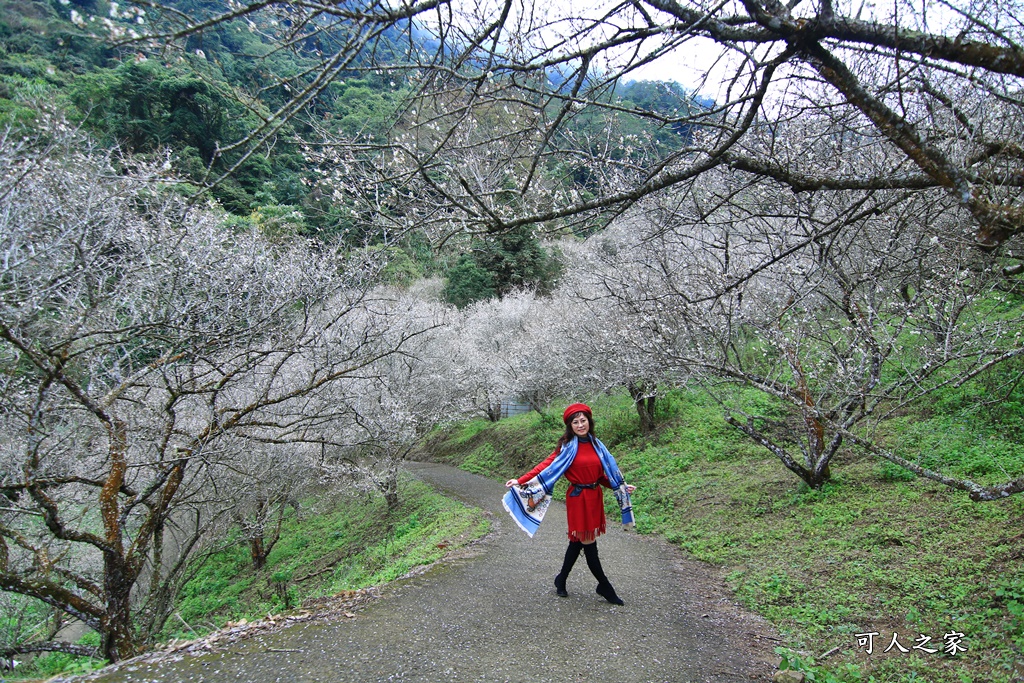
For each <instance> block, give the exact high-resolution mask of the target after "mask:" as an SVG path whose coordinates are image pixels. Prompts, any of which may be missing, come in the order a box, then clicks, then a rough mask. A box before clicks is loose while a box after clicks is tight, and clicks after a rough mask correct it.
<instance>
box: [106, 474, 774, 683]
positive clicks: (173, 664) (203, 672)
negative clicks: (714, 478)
mask: <svg viewBox="0 0 1024 683" xmlns="http://www.w3.org/2000/svg"><path fill="white" fill-rule="evenodd" d="M409 469H410V470H411V471H412V472H413V473H414V474H415V475H416V476H418V477H420V478H421V479H424V480H426V481H428V482H430V483H431V484H433V485H435V486H437V487H438V488H440V489H442V490H443V491H445V492H446V493H448V494H450V495H452V496H453V497H456V498H459V499H462V500H464V501H465V502H467V503H469V504H471V505H475V506H477V507H480V508H483V509H484V510H485V511H486V512H487V514H489V515H491V517H492V522H493V527H494V532H493V533H492V534H490V535H489V536H488V537H487V538H486V539H484V540H483V541H482V542H481V543H479V544H477V545H476V546H474V547H473V549H472V550H471V551H470V552H464V553H462V554H461V556H459V557H456V558H454V559H451V560H449V561H446V562H444V563H441V564H439V565H437V566H435V567H434V568H432V569H431V570H429V571H427V572H425V573H423V574H420V575H419V576H415V577H413V578H410V579H406V580H403V581H399V582H396V584H394V585H392V586H390V587H388V588H387V589H386V590H385V591H384V596H383V597H382V598H380V599H378V600H374V601H372V602H370V603H369V604H368V605H367V606H366V607H365V608H363V609H361V610H359V611H358V612H357V613H356V616H355V618H349V619H345V618H342V619H337V620H334V619H332V620H319V621H311V622H306V623H302V624H297V625H294V626H289V627H284V628H281V629H277V630H273V631H272V632H269V633H263V634H260V635H257V636H254V637H252V638H250V639H247V640H244V641H240V642H237V643H233V644H232V645H231V646H230V648H226V649H222V650H220V651H215V652H211V653H208V654H204V655H201V656H187V657H181V658H178V659H177V661H173V659H172V660H165V661H161V662H157V663H142V662H136V663H132V662H126V663H125V664H124V665H122V666H121V667H120V668H119V670H118V671H115V672H112V673H108V674H106V675H103V676H100V677H96V678H94V677H90V680H100V681H109V682H114V681H122V682H123V681H134V682H136V683H141V682H152V683H156V682H171V681H190V682H195V683H200V682H210V683H214V682H220V681H249V682H252V683H271V682H275V681H288V682H293V681H294V682H295V683H312V682H314V681H316V682H323V683H336V682H338V681H529V682H530V683H542V682H544V681H551V682H554V683H566V682H567V681H608V682H612V683H621V682H625V681H630V682H631V683H632V682H644V681H649V682H654V681H681V682H690V683H697V682H704V681H707V682H710V683H730V682H734V681H766V680H769V679H770V674H771V670H772V669H773V667H772V664H771V663H772V662H773V661H776V657H775V655H774V654H773V652H772V648H773V646H774V645H775V644H776V639H775V636H776V634H775V633H773V632H772V630H771V628H770V627H769V626H768V625H767V624H765V623H764V622H763V621H761V620H760V619H758V618H757V617H754V616H752V615H750V614H747V613H744V612H743V611H742V610H740V609H739V608H737V607H736V606H735V605H734V604H733V603H731V602H730V601H729V599H728V593H727V591H726V590H725V589H724V587H723V585H722V582H721V579H720V577H719V576H718V573H717V570H715V569H714V568H711V567H708V566H707V565H704V564H701V563H698V562H693V561H690V560H686V559H685V558H683V557H682V556H681V554H680V553H679V552H678V551H677V550H675V549H674V548H672V547H671V546H669V545H668V544H667V543H664V542H662V541H660V540H657V539H653V538H649V537H641V536H638V535H636V534H635V533H628V532H625V531H623V530H622V529H621V526H620V525H618V524H611V522H612V520H611V519H609V523H610V524H609V526H610V527H611V528H610V532H609V533H608V534H607V535H605V536H602V537H601V539H600V540H599V541H598V545H599V547H600V554H601V560H602V563H603V564H604V568H605V573H606V574H607V575H608V577H609V579H610V580H611V581H612V583H613V584H614V585H615V588H616V590H617V591H618V593H619V595H620V596H621V597H622V598H623V600H624V601H625V603H626V604H625V606H623V607H618V606H613V605H610V604H608V603H607V602H605V600H604V599H603V598H601V597H600V596H598V595H597V594H595V593H594V587H595V585H596V582H595V581H594V579H593V577H591V576H590V572H589V571H588V570H587V567H586V563H585V562H584V558H583V557H582V555H581V556H580V559H579V561H578V562H577V564H576V568H575V569H574V571H573V573H572V575H571V576H570V577H569V582H568V590H569V597H568V598H559V597H558V596H557V595H555V590H554V586H553V585H552V578H553V577H554V575H555V573H556V572H557V571H558V567H559V566H560V565H561V559H562V555H563V553H564V551H565V545H566V537H565V525H566V523H565V508H564V506H563V505H561V504H554V505H552V506H551V508H550V509H549V511H548V514H547V517H546V518H545V521H544V524H543V525H542V527H541V530H540V531H539V532H538V533H537V535H536V536H535V537H534V538H533V539H530V538H529V537H527V536H526V534H524V533H523V532H522V531H520V530H519V529H518V527H516V525H515V523H514V522H512V520H511V518H509V517H508V515H507V514H506V513H505V511H504V510H503V509H502V507H501V495H502V493H503V491H504V489H503V487H502V485H501V484H500V483H497V482H494V481H491V480H488V479H485V478H483V477H478V476H475V475H471V474H467V473H465V472H462V471H460V470H457V469H454V468H451V467H446V466H443V465H435V464H427V463H409ZM638 514H643V511H642V510H638Z"/></svg>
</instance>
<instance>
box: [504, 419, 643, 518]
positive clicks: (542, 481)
mask: <svg viewBox="0 0 1024 683" xmlns="http://www.w3.org/2000/svg"><path fill="white" fill-rule="evenodd" d="M590 442H591V443H592V444H593V445H594V450H595V451H596V452H597V457H598V458H600V459H601V467H602V468H603V469H604V476H605V477H607V478H608V481H609V482H610V483H611V485H612V491H613V492H614V493H615V500H616V501H618V503H619V509H620V510H622V524H623V525H624V526H630V525H632V524H633V506H632V503H630V500H629V493H627V492H626V482H625V480H624V479H623V478H622V473H621V472H620V471H619V466H618V464H616V462H615V458H613V457H612V454H611V453H609V452H608V449H607V448H605V445H604V444H603V443H601V442H600V441H598V440H597V438H596V437H594V436H591V437H590ZM578 448H579V439H578V438H576V437H573V439H572V441H569V442H568V443H566V444H565V445H564V446H562V450H561V451H559V453H558V455H556V456H555V459H554V460H552V461H551V464H550V465H548V466H547V467H545V468H544V469H543V470H541V473H540V474H538V475H537V476H536V477H534V478H533V479H531V480H530V481H528V482H526V484H524V485H523V486H513V487H512V488H510V489H509V490H508V491H507V492H506V493H505V496H504V498H502V499H501V503H502V505H504V506H505V510H507V511H508V514H510V515H512V519H513V520H515V522H516V524H518V525H519V528H520V529H522V530H523V531H525V532H526V533H527V534H528V535H529V536H530V538H533V535H534V534H535V533H537V529H538V528H539V527H540V523H541V521H543V519H544V513H546V512H547V510H548V505H550V504H551V492H552V491H553V490H554V488H555V483H556V482H557V481H558V480H559V479H561V478H562V475H563V474H565V471H566V470H567V469H569V466H570V465H572V461H573V460H574V459H575V458H576V451H577V449H578Z"/></svg>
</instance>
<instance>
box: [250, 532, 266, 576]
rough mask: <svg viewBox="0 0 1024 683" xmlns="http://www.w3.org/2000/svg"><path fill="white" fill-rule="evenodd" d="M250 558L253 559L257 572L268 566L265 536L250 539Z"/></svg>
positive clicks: (253, 565)
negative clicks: (264, 542) (264, 543)
mask: <svg viewBox="0 0 1024 683" xmlns="http://www.w3.org/2000/svg"><path fill="white" fill-rule="evenodd" d="M249 556H250V557H251V558H252V567H253V569H255V570H256V571H259V570H261V569H263V568H264V567H265V566H267V549H266V547H265V546H264V545H263V536H256V537H251V538H249Z"/></svg>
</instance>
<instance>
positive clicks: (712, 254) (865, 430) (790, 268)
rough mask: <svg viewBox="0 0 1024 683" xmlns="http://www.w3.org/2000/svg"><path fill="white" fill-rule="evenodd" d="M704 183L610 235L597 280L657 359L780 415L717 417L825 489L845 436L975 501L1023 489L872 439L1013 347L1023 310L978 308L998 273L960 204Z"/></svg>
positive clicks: (989, 298)
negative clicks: (881, 424)
mask: <svg viewBox="0 0 1024 683" xmlns="http://www.w3.org/2000/svg"><path fill="white" fill-rule="evenodd" d="M711 180H712V175H711V174H709V175H708V176H705V178H704V179H703V181H702V182H701V183H700V184H699V185H698V186H697V189H696V190H695V191H694V192H693V193H692V194H691V195H690V196H688V197H686V198H683V199H680V201H678V202H676V203H673V204H670V205H661V206H658V207H652V209H651V211H650V212H648V213H647V214H645V220H643V221H641V220H635V221H633V225H632V226H631V227H630V228H628V229H625V230H622V231H620V232H619V233H617V234H618V235H619V239H618V241H617V243H616V244H615V245H614V247H613V248H611V249H610V251H611V252H612V253H613V254H614V255H613V256H612V257H610V258H609V259H608V268H607V269H606V270H605V271H604V272H605V275H604V284H605V286H606V288H607V291H608V292H609V293H610V294H611V295H612V296H614V297H615V299H616V301H617V303H618V305H619V306H620V308H621V310H622V315H624V316H627V317H629V318H630V319H632V320H633V321H634V324H635V325H636V326H637V327H638V328H641V329H643V330H645V332H646V334H648V335H649V336H650V338H651V339H653V340H656V347H657V352H658V353H659V354H660V355H661V357H662V358H663V360H664V362H665V363H667V364H672V365H675V366H678V367H681V368H686V369H688V370H691V371H694V372H699V373H701V374H703V375H704V376H707V377H709V378H717V379H721V378H726V379H731V380H734V381H738V382H741V383H743V384H746V385H747V386H751V387H755V388H757V389H759V390H761V391H763V392H765V393H767V394H770V395H771V396H774V397H775V398H777V399H779V400H780V401H781V403H782V405H784V406H786V412H785V417H783V418H781V419H780V418H779V417H778V416H773V415H765V414H756V413H750V412H746V411H744V410H742V409H741V408H740V407H739V406H738V405H736V404H730V403H728V402H727V403H726V404H725V405H724V408H725V411H726V420H727V421H728V422H729V423H730V424H732V425H733V426H735V427H737V428H738V429H740V430H741V431H743V432H744V433H746V434H747V435H748V436H750V437H751V438H752V439H754V440H755V441H757V442H758V443H760V444H761V445H763V446H765V447H766V448H768V449H769V450H770V451H771V452H772V453H774V454H775V455H776V456H777V457H778V458H779V460H780V461H781V462H782V463H783V464H784V465H785V466H786V467H787V468H788V469H790V470H791V471H793V472H794V473H795V474H796V475H797V476H799V477H800V478H801V479H802V480H804V481H805V482H806V483H807V484H808V485H809V486H812V487H815V488H817V487H820V486H821V485H822V484H823V483H824V482H825V481H827V480H828V479H829V476H830V467H829V466H830V463H831V462H832V459H833V457H834V456H835V454H836V453H837V452H838V450H839V448H840V447H841V445H842V444H843V443H844V440H848V441H850V442H852V443H855V444H857V445H859V446H862V447H864V448H866V449H867V450H869V451H870V452H872V453H874V454H876V455H879V456H881V457H884V458H887V459H889V460H892V461H893V462H897V463H898V464H900V465H901V466H904V467H908V468H909V469H911V470H913V471H914V472H916V473H918V474H920V475H922V476H926V477H929V478H932V479H936V480H938V481H941V482H943V483H945V484H947V485H949V486H953V487H955V488H959V489H962V490H965V491H967V492H968V493H969V494H970V495H971V497H972V498H975V499H977V500H992V499H996V498H999V497H1002V496H1005V495H1009V494H1011V493H1017V492H1020V491H1022V490H1024V480H1020V479H1017V480H1013V481H1008V482H1005V483H997V484H991V485H983V484H980V483H977V482H973V481H971V480H969V479H966V478H963V477H956V476H951V475H946V474H942V473H939V472H933V471H931V470H926V469H925V468H923V467H921V466H920V465H917V464H915V463H914V462H912V461H911V460H910V459H907V458H903V457H900V456H897V455H895V454H893V453H892V452H890V451H887V450H886V449H885V448H884V447H882V446H881V445H879V444H878V443H875V442H874V441H873V439H872V438H871V437H869V436H868V435H869V434H870V433H871V430H870V428H869V427H870V426H871V425H874V424H877V421H878V420H880V419H882V418H883V417H885V416H888V415H891V414H892V413H893V412H894V411H897V410H900V409H901V408H903V407H905V406H906V405H908V404H909V403H911V402H913V401H916V400H918V399H920V398H921V397H922V396H924V395H927V394H928V393H930V392H932V391H934V390H936V389H937V388H940V387H943V386H950V385H954V384H957V383H963V382H965V381H967V380H968V379H969V378H972V377H975V376H977V375H978V374H980V373H983V372H985V371H986V370H988V369H990V368H992V367H993V366H994V365H997V364H999V363H1001V362H1005V361H1007V360H1009V359H1012V358H1015V357H1017V356H1019V355H1021V354H1022V353H1024V346H1022V344H1021V339H1020V334H1019V330H1020V325H1021V322H1022V321H1021V320H1020V317H1019V311H1018V312H1016V313H1014V312H1013V311H1014V310H1015V309H1014V308H1013V307H1012V306H1010V307H1009V309H1008V313H1006V314H1005V315H1001V316H988V315H985V314H984V313H983V311H985V310H987V309H988V308H989V307H990V306H992V305H994V302H998V301H1000V300H1003V299H1005V296H1004V294H1003V293H1002V292H1001V291H1000V290H1001V289H1002V288H1003V286H1004V285H1005V284H1006V276H1005V274H1003V273H1002V271H1001V269H1000V264H999V261H998V260H995V259H992V258H991V257H989V256H985V255H982V254H981V253H979V252H978V251H977V250H976V249H974V248H973V246H972V244H971V240H970V239H969V236H968V235H965V234H964V232H963V230H962V223H959V222H958V221H956V217H957V209H956V208H955V207H951V206H949V205H948V204H947V203H946V202H944V201H943V199H942V197H941V195H940V196H936V194H935V193H934V192H915V193H904V192H900V193H893V192H888V191H885V192H871V193H864V194H862V195H861V196H859V197H857V198H856V199H857V201H849V199H850V195H841V194H836V195H832V196H831V197H828V196H826V195H817V196H816V197H814V198H813V201H809V200H808V198H805V197H802V196H796V195H792V194H791V193H786V192H779V191H778V186H777V185H775V184H774V183H765V182H764V181H761V182H759V183H754V184H750V183H748V182H747V179H746V178H745V177H743V176H737V175H736V174H732V173H724V174H722V175H721V176H720V177H718V178H715V182H714V183H712V182H711ZM826 199H829V200H830V201H825V200H826ZM615 235H616V233H611V234H609V235H608V239H612V238H613V237H614V236H615ZM939 235H941V237H940V236H939ZM606 251H609V250H608V249H607V248H606ZM1011 284H1012V283H1011ZM794 447H796V448H797V449H798V453H794V452H792V449H793V448H794Z"/></svg>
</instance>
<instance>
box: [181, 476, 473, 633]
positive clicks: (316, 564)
mask: <svg viewBox="0 0 1024 683" xmlns="http://www.w3.org/2000/svg"><path fill="white" fill-rule="evenodd" d="M328 499H329V500H330V505H329V507H326V508H325V509H323V510H315V511H312V512H301V513H300V514H298V515H296V514H295V513H294V511H293V512H292V513H291V514H290V516H289V517H288V518H287V519H286V520H285V524H284V528H283V530H282V535H281V540H280V541H279V542H278V543H277V545H276V546H275V547H274V549H273V551H272V552H271V553H270V555H269V556H268V558H267V565H266V567H264V569H263V570H261V571H258V572H257V571H255V570H253V568H252V564H251V561H250V559H249V553H248V550H247V548H246V547H245V546H244V544H241V543H238V544H234V545H231V546H229V547H227V548H225V549H224V550H222V551H221V552H219V553H217V554H215V555H214V556H212V557H210V558H209V559H208V560H207V561H206V562H204V563H203V566H202V567H201V568H200V569H199V571H198V572H197V573H196V575H195V577H194V578H193V579H192V580H191V581H189V582H188V583H187V584H186V585H185V586H184V587H183V589H182V592H181V596H180V599H179V604H178V613H179V614H180V615H181V618H182V619H183V620H184V621H185V622H187V623H188V624H189V625H190V626H192V627H193V628H195V629H196V630H197V631H199V632H203V631H204V630H210V629H214V628H219V627H220V626H222V625H223V624H224V623H226V622H228V621H236V620H239V619H241V618H250V619H251V618H258V617H261V616H266V614H267V613H268V612H278V611H281V610H282V609H288V608H291V607H295V606H298V605H301V604H302V603H303V602H305V601H307V600H310V599H313V598H319V597H325V596H330V595H334V594H337V593H340V592H342V591H346V590H356V589H359V588H365V587H368V586H375V585H380V584H383V583H386V582H388V581H392V580H394V579H396V578H398V577H400V576H402V575H404V574H406V573H408V572H409V571H410V570H411V569H413V568H414V567H417V566H420V565H425V564H430V563H431V562H434V561H436V560H438V559H440V558H441V557H443V556H444V554H445V553H447V552H449V551H450V550H451V549H452V548H455V547H459V546H461V545H464V544H466V543H468V542H470V541H472V540H475V539H477V538H479V537H481V536H482V535H484V534H485V533H486V532H487V531H488V529H489V523H488V522H487V521H486V519H484V518H482V517H481V515H480V513H479V511H478V510H475V509H472V508H468V507H466V506H464V505H462V504H461V503H458V502H456V501H453V500H450V499H447V498H445V497H443V496H441V495H439V494H437V493H435V492H434V491H433V490H432V489H431V488H430V487H429V486H427V485H425V484H423V483H421V482H418V481H415V480H403V482H402V488H401V492H400V500H401V504H400V505H399V507H398V508H397V509H396V510H394V511H392V512H391V514H390V515H389V514H388V513H387V509H386V506H385V504H384V501H383V499H382V498H380V497H379V496H369V495H367V494H352V495H339V496H335V495H332V496H330V497H328ZM325 500H326V499H325ZM321 502H324V501H321ZM193 635H194V634H192V633H191V632H190V631H188V630H187V629H186V628H185V626H184V625H183V624H182V623H181V621H180V620H178V619H176V618H172V620H171V621H169V622H168V624H167V629H166V633H165V636H166V637H168V638H170V637H183V638H187V637H192V636H193Z"/></svg>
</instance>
